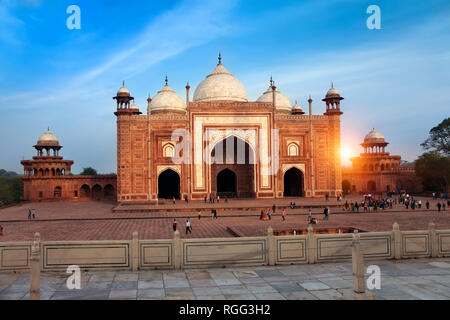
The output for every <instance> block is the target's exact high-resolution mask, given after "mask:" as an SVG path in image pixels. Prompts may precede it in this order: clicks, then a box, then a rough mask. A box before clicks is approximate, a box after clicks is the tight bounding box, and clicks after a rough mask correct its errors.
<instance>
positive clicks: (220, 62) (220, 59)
mask: <svg viewBox="0 0 450 320" xmlns="http://www.w3.org/2000/svg"><path fill="white" fill-rule="evenodd" d="M219 64H222V56H221V55H220V52H219V63H218V64H217V65H219Z"/></svg>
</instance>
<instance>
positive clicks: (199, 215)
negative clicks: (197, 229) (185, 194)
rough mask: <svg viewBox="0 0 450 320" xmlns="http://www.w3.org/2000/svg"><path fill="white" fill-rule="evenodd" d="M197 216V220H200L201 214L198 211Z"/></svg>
mask: <svg viewBox="0 0 450 320" xmlns="http://www.w3.org/2000/svg"><path fill="white" fill-rule="evenodd" d="M197 215H198V220H200V218H201V217H202V212H201V211H200V210H198V212H197Z"/></svg>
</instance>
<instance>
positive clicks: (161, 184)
mask: <svg viewBox="0 0 450 320" xmlns="http://www.w3.org/2000/svg"><path fill="white" fill-rule="evenodd" d="M158 198H160V199H173V198H175V199H180V176H179V175H178V173H176V172H175V171H173V170H171V169H167V170H165V171H163V172H161V174H160V175H159V177H158Z"/></svg>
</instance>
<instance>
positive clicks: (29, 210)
mask: <svg viewBox="0 0 450 320" xmlns="http://www.w3.org/2000/svg"><path fill="white" fill-rule="evenodd" d="M28 220H31V209H28Z"/></svg>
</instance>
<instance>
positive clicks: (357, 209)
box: [355, 201, 359, 213]
mask: <svg viewBox="0 0 450 320" xmlns="http://www.w3.org/2000/svg"><path fill="white" fill-rule="evenodd" d="M355 208H356V212H358V213H359V204H358V201H355Z"/></svg>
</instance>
